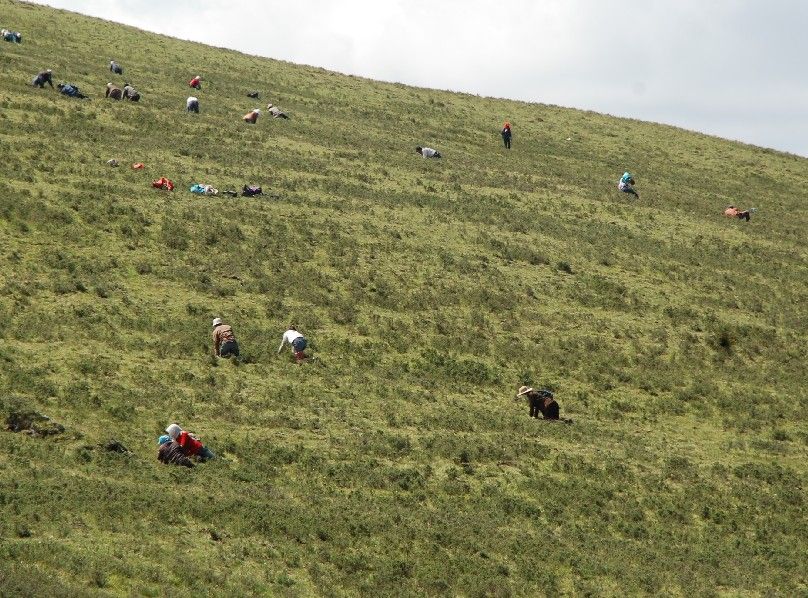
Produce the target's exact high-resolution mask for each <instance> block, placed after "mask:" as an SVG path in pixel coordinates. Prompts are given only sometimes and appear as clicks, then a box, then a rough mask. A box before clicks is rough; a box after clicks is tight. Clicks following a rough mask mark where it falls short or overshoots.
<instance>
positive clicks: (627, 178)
mask: <svg viewBox="0 0 808 598" xmlns="http://www.w3.org/2000/svg"><path fill="white" fill-rule="evenodd" d="M635 184H636V183H635V181H634V177H633V176H631V173H630V172H628V171H626V172H624V173H623V176H622V177H620V182H619V183H617V188H618V189H619V190H620V191H622V192H623V193H631V194H632V195H633V196H635V197H636V198H637V199H640V194H639V193H637V192H636V191H635V190H634V185H635Z"/></svg>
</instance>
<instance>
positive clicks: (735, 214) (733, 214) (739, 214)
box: [724, 206, 752, 222]
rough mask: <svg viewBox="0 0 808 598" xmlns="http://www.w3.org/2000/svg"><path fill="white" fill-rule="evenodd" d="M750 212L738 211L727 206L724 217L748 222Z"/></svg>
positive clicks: (750, 215) (733, 207)
mask: <svg viewBox="0 0 808 598" xmlns="http://www.w3.org/2000/svg"><path fill="white" fill-rule="evenodd" d="M751 212H752V211H751V210H740V209H738V208H736V207H735V206H728V207H727V209H726V210H724V216H726V217H727V218H740V219H741V220H746V221H747V222H749V219H750V218H751V217H752V214H751Z"/></svg>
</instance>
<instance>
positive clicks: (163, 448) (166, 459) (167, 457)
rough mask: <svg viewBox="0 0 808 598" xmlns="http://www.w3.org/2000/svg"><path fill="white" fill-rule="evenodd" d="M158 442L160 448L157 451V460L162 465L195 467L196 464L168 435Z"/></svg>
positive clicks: (161, 437)
mask: <svg viewBox="0 0 808 598" xmlns="http://www.w3.org/2000/svg"><path fill="white" fill-rule="evenodd" d="M157 442H158V443H160V448H159V449H157V460H158V461H160V462H161V463H165V464H166V465H169V464H171V465H181V466H182V467H193V466H194V462H193V461H191V459H189V458H188V457H187V456H186V455H185V451H183V450H182V446H181V445H180V443H179V442H177V441H176V440H171V438H170V437H169V436H168V435H166V434H164V435H163V436H160V439H159V440H158V441H157Z"/></svg>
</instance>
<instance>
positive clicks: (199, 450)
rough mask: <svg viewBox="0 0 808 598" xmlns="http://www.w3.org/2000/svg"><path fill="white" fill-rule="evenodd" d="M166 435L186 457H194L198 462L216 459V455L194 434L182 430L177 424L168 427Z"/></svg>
mask: <svg viewBox="0 0 808 598" xmlns="http://www.w3.org/2000/svg"><path fill="white" fill-rule="evenodd" d="M166 434H168V437H169V438H171V440H173V441H174V442H176V443H177V444H179V445H180V447H181V448H182V452H183V454H184V455H185V456H186V457H196V458H197V459H199V460H200V461H207V460H208V459H214V458H216V455H214V454H213V452H212V451H211V450H210V449H209V448H208V447H206V446H205V445H204V444H202V441H201V440H199V438H198V437H197V436H196V435H195V434H191V433H190V432H187V431H185V430H183V429H182V428H180V426H179V425H178V424H171V425H170V426H168V427H167V428H166Z"/></svg>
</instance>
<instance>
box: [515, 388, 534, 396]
mask: <svg viewBox="0 0 808 598" xmlns="http://www.w3.org/2000/svg"><path fill="white" fill-rule="evenodd" d="M532 391H533V388H532V387H530V386H520V387H519V392H518V393H516V396H517V397H521V396H522V395H526V394H527V393H529V392H532Z"/></svg>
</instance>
